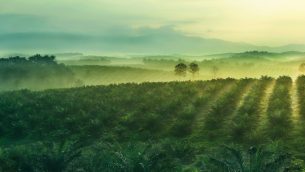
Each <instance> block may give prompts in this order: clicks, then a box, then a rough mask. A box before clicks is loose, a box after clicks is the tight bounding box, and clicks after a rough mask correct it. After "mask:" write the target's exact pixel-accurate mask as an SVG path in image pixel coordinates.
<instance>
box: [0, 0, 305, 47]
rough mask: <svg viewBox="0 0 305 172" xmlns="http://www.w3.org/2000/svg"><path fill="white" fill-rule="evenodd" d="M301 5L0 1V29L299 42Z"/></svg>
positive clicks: (197, 0) (285, 0) (259, 0)
mask: <svg viewBox="0 0 305 172" xmlns="http://www.w3.org/2000/svg"><path fill="white" fill-rule="evenodd" d="M304 7H305V1H304V0H2V1H1V3H0V22H1V24H0V32H1V34H7V33H18V32H34V33H35V32H60V33H73V34H80V35H88V34H89V35H109V34H115V35H120V34H122V35H124V34H137V31H138V30H139V29H142V28H156V29H157V28H158V27H162V26H166V27H171V28H173V29H174V30H177V31H181V32H183V33H184V34H186V35H195V36H201V37H204V38H219V39H224V40H228V41H236V42H247V43H252V44H256V45H271V46H277V45H283V44H291V43H294V44H297V43H305V10H304Z"/></svg>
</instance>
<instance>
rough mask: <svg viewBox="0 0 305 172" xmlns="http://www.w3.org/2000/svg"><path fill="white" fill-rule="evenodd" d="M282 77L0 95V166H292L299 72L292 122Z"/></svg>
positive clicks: (300, 152) (296, 162)
mask: <svg viewBox="0 0 305 172" xmlns="http://www.w3.org/2000/svg"><path fill="white" fill-rule="evenodd" d="M274 80H275V86H274V88H273V91H272V95H271V97H270V98H269V100H268V101H267V103H268V105H267V106H268V109H267V112H266V113H267V114H263V113H262V109H261V104H260V103H261V101H262V99H263V97H264V96H265V91H266V88H267V87H268V86H269V85H270V84H271V83H272V82H273V81H274ZM292 82H293V81H292V80H291V78H289V77H286V76H283V77H279V78H276V79H273V78H269V77H262V78H260V79H249V78H245V79H240V80H236V79H231V78H228V79H217V80H209V81H185V82H159V83H141V84H133V83H129V84H119V85H109V86H90V87H78V88H70V89H53V90H45V91H29V90H20V91H9V92H2V93H0V118H1V121H0V171H1V170H2V171H228V170H225V169H230V170H229V171H242V170H241V169H244V170H248V171H251V172H254V171H266V172H267V171H268V172H269V171H271V172H272V171H274V172H277V171H302V169H304V162H303V160H305V156H304V153H305V152H304V149H302V147H303V146H304V145H303V143H304V142H303V140H304V138H305V135H304V127H302V126H303V125H302V123H303V121H304V119H303V118H304V114H303V113H304V112H303V111H304V110H303V107H304V104H303V103H302V102H303V97H304V96H303V95H304V92H305V90H304V76H300V77H299V78H298V80H297V82H296V84H297V93H298V103H299V108H300V113H299V114H297V115H298V117H299V119H300V120H299V122H300V124H299V126H300V127H294V126H293V124H292V121H291V115H292V112H291V95H290V90H291V89H292V87H291V84H292ZM228 84H230V85H231V87H230V88H229V90H228V91H226V92H223V93H222V94H221V95H219V96H217V100H215V102H213V103H212V105H211V106H206V105H207V104H208V103H209V101H211V100H212V98H213V96H215V95H216V94H217V93H219V92H221V90H222V89H225V85H228ZM204 108H209V109H208V110H207V114H202V110H203V109H204ZM201 115H203V118H201V117H200V116H201ZM264 115H265V117H263V116H264ZM198 119H200V120H203V121H202V122H198V121H196V120H198ZM224 145H226V146H224ZM254 157H255V158H256V161H255V162H254V161H252V160H251V159H253V158H254Z"/></svg>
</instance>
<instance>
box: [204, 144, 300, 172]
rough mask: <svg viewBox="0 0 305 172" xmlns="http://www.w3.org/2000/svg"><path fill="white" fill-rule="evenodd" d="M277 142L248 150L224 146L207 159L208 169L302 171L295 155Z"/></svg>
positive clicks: (253, 171)
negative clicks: (284, 149)
mask: <svg viewBox="0 0 305 172" xmlns="http://www.w3.org/2000/svg"><path fill="white" fill-rule="evenodd" d="M282 150H283V148H280V147H279V146H278V145H276V144H272V145H268V146H260V147H250V149H249V150H248V151H242V150H240V149H236V148H232V147H228V146H224V148H222V149H217V150H215V152H214V155H212V156H210V157H209V158H208V160H207V162H208V163H207V166H208V167H207V169H208V170H206V171H210V170H211V171H222V172H258V171H259V172H286V171H290V172H292V171H294V172H297V171H299V172H300V171H302V166H300V165H298V164H295V162H294V157H293V156H292V155H290V154H287V153H285V152H283V151H282Z"/></svg>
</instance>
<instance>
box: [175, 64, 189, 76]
mask: <svg viewBox="0 0 305 172" xmlns="http://www.w3.org/2000/svg"><path fill="white" fill-rule="evenodd" d="M186 72H187V65H186V64H184V63H179V64H177V65H176V66H175V74H176V75H178V76H182V77H185V76H186Z"/></svg>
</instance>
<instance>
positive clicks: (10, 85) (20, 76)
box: [0, 54, 78, 90]
mask: <svg viewBox="0 0 305 172" xmlns="http://www.w3.org/2000/svg"><path fill="white" fill-rule="evenodd" d="M0 81H1V84H0V90H15V89H24V88H30V89H36V90H37V89H44V88H63V87H71V86H75V85H77V83H78V82H77V80H76V78H75V76H74V74H73V72H72V71H71V70H70V69H69V68H67V67H66V66H65V65H63V64H58V63H57V62H56V61H55V56H48V55H45V56H42V55H39V54H37V55H34V56H30V57H28V58H25V57H19V56H16V57H9V58H0Z"/></svg>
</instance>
